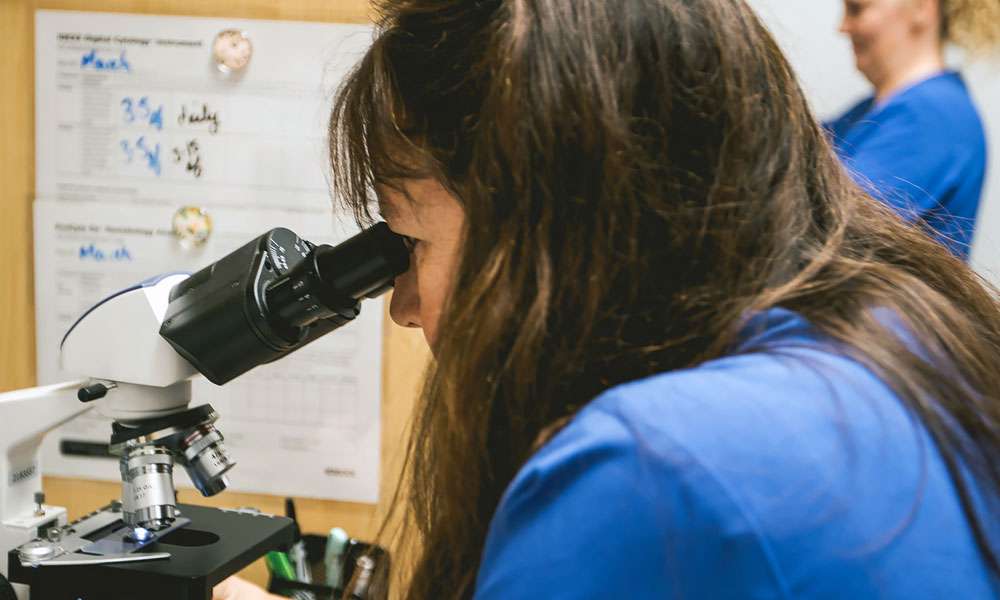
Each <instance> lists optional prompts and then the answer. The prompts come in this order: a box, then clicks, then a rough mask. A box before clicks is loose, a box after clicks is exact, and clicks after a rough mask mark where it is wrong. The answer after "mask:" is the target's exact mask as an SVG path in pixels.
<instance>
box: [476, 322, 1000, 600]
mask: <svg viewBox="0 0 1000 600" xmlns="http://www.w3.org/2000/svg"><path fill="white" fill-rule="evenodd" d="M996 520H997V519H996V518H995V517H994V522H996ZM484 552H485V553H484V555H483V561H482V564H481V568H480V571H479V575H478V580H477V590H476V596H475V597H476V598H477V599H478V600H520V599H529V598H530V599H537V598H558V599H560V600H583V599H585V598H586V599H598V598H599V599H610V598H628V599H630V600H632V599H644V598H691V599H699V600H700V599H727V598H732V599H737V598H739V599H747V598H757V599H763V598H810V599H816V598H830V599H834V598H837V599H843V598H851V599H852V600H859V599H860V600H864V599H868V598H879V599H901V600H902V599H907V600H914V599H942V598H961V599H963V600H975V599H981V598H982V599H985V598H994V597H995V594H997V593H998V592H1000V582H997V581H996V579H994V578H992V576H991V575H990V574H989V572H988V570H987V567H986V565H985V561H984V559H983V557H982V556H981V554H980V553H979V551H978V550H977V548H976V545H975V543H974V541H973V537H972V533H971V529H970V527H969V524H968V522H967V520H966V518H965V517H964V516H963V513H962V511H961V508H960V506H959V500H958V497H957V494H956V491H955V488H954V487H953V485H952V482H951V479H950V478H949V476H948V474H947V472H946V470H945V466H944V463H943V461H942V459H941V457H940V456H939V454H938V453H937V451H936V450H935V444H934V443H933V441H932V440H931V439H930V437H929V435H928V434H927V432H926V430H925V429H924V428H923V427H922V426H920V425H919V423H918V422H917V421H915V420H914V418H913V417H912V416H911V415H910V414H909V413H908V412H907V411H906V410H905V409H904V407H903V405H902V403H901V402H900V400H899V399H898V398H897V396H896V395H895V394H894V393H893V392H892V391H890V389H889V388H888V387H887V386H886V385H884V384H883V383H882V382H881V381H880V380H879V379H878V378H876V377H875V376H874V375H873V374H872V372H871V371H869V370H868V369H867V368H865V367H863V366H862V365H861V364H860V363H858V362H855V361H854V360H851V359H849V358H847V357H845V355H844V354H843V353H842V352H839V351H837V350H836V348H835V347H834V346H833V344H832V343H831V342H829V341H828V340H825V339H822V338H820V337H818V336H817V334H816V332H815V330H814V329H813V328H812V327H811V326H810V325H809V323H808V322H806V321H805V320H803V319H802V318H800V317H799V316H797V315H796V314H795V313H792V312H789V311H786V310H783V309H773V310H771V311H769V312H767V313H762V314H760V315H758V316H757V317H756V318H755V319H753V320H751V322H750V324H749V326H748V328H747V330H746V335H745V341H744V342H743V343H742V344H741V346H740V347H739V348H738V351H737V353H736V354H733V355H731V356H727V357H724V358H720V359H717V360H713V361H710V362H707V363H705V364H703V365H701V366H699V367H697V368H692V369H688V370H682V371H673V372H668V373H664V374H661V375H657V376H654V377H650V378H648V379H643V380H640V381H636V382H633V383H629V384H626V385H621V386H618V387H615V388H612V389H611V390H609V391H607V392H606V393H604V394H603V395H601V396H600V397H598V398H597V399H596V400H594V401H593V402H591V403H590V404H589V405H588V406H586V407H585V408H584V409H583V410H582V411H581V412H580V413H578V415H577V416H576V417H575V418H574V419H573V420H572V421H571V422H570V424H568V425H567V426H566V427H565V428H564V429H563V430H562V431H561V432H560V433H559V434H558V435H556V436H555V437H554V438H553V439H552V440H551V441H549V443H548V444H546V445H545V446H544V447H543V448H542V449H541V450H539V451H538V452H537V453H536V454H535V455H534V456H532V457H531V459H530V460H529V461H528V462H527V463H526V464H525V466H524V467H523V468H522V469H521V471H520V472H519V473H518V474H517V476H516V477H515V479H514V480H513V482H512V483H511V484H510V486H509V487H508V489H507V490H506V492H505V494H504V496H503V499H502V500H501V502H500V505H499V506H498V509H497V511H496V513H495V515H494V518H493V521H492V523H491V525H490V531H489V535H488V539H487V542H486V548H485V551H484Z"/></svg>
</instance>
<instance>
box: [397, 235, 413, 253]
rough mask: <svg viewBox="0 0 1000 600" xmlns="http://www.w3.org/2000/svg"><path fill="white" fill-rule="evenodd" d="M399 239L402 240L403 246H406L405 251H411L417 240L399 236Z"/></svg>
mask: <svg viewBox="0 0 1000 600" xmlns="http://www.w3.org/2000/svg"><path fill="white" fill-rule="evenodd" d="M399 237H401V238H403V244H404V245H405V246H406V249H407V250H410V251H412V250H413V247H414V246H416V245H417V240H415V239H413V238H411V237H410V236H408V235H401V236H399Z"/></svg>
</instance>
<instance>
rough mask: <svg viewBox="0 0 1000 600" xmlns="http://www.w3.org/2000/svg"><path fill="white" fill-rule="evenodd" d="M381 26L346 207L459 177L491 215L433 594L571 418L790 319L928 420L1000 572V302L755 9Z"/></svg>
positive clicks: (460, 6) (411, 495)
mask: <svg viewBox="0 0 1000 600" xmlns="http://www.w3.org/2000/svg"><path fill="white" fill-rule="evenodd" d="M378 9H379V15H380V17H379V21H378V35H377V37H376V39H375V41H374V44H373V46H372V47H371V49H370V50H369V51H368V53H367V55H366V56H365V57H364V59H363V60H362V61H361V62H360V63H359V65H358V66H357V68H356V69H355V70H354V72H353V74H352V75H351V76H350V77H349V78H348V80H347V82H346V83H345V85H344V87H343V88H342V90H341V91H340V94H339V96H338V100H337V103H336V106H335V109H334V111H333V114H332V118H331V124H330V138H331V160H332V165H333V169H334V181H335V188H336V191H337V192H338V194H339V197H340V198H341V199H342V200H343V201H344V202H346V204H347V205H348V206H350V207H352V208H353V209H354V210H355V213H356V215H357V216H358V217H359V218H360V219H361V220H365V219H369V218H371V214H370V213H369V205H370V204H369V203H370V200H371V195H372V189H373V186H374V185H375V184H376V183H383V182H390V183H391V182H393V181H395V180H398V179H399V178H405V177H427V176H430V177H436V178H438V179H439V180H440V181H442V182H443V183H444V184H445V185H447V186H448V187H449V188H450V189H451V190H452V191H453V192H454V193H455V195H456V196H457V198H458V199H459V201H460V202H461V203H462V206H463V208H464V211H465V215H466V218H467V225H466V240H465V246H464V250H463V254H462V257H461V265H460V268H459V269H458V272H457V274H456V280H455V285H454V291H453V293H452V296H451V298H450V302H449V304H448V306H447V308H446V311H445V314H444V315H443V316H442V323H444V324H445V326H444V327H442V331H441V333H440V336H439V340H438V346H437V348H436V349H437V360H436V362H435V363H434V364H433V365H432V366H431V368H430V371H429V373H428V375H427V380H426V385H425V389H424V390H423V396H422V398H421V401H420V404H419V407H418V414H417V416H416V421H415V424H414V430H413V436H412V441H411V444H410V448H409V461H408V474H409V476H410V481H409V485H408V487H407V489H406V491H405V492H404V493H405V494H406V501H407V506H408V508H409V515H410V517H411V518H412V525H413V527H415V528H416V530H417V531H418V532H419V534H420V538H421V542H422V544H423V547H424V548H425V549H426V551H423V552H421V553H419V555H418V557H417V558H418V560H417V564H416V567H415V572H414V575H413V577H412V581H411V582H410V584H409V587H408V591H407V597H408V598H412V599H416V598H435V599H437V598H466V597H469V596H470V595H471V593H472V590H473V587H474V583H475V575H476V569H477V566H478V564H479V560H480V553H481V551H482V547H483V543H484V539H485V535H486V532H487V527H488V524H489V522H490V519H491V517H492V515H493V513H494V510H495V509H496V506H497V503H498V500H499V498H500V496H501V494H502V492H503V490H504V488H505V487H506V486H507V485H508V483H509V482H510V481H511V479H512V477H513V476H514V474H515V472H516V471H517V469H518V468H519V466H520V465H522V464H523V462H524V461H525V460H526V459H527V458H528V457H529V455H530V454H531V452H532V451H533V448H534V447H535V445H536V442H537V441H538V440H539V437H540V436H541V435H542V434H543V433H544V432H546V431H548V430H549V429H551V427H552V425H553V424H558V423H562V422H565V420H566V419H568V418H570V417H571V416H572V415H573V414H574V413H575V412H576V411H578V410H579V409H580V407H581V406H582V405H584V404H586V403H587V402H588V401H590V400H591V399H593V398H594V397H595V396H596V395H598V394H599V393H600V392H601V391H603V390H605V389H607V388H608V387H610V386H614V385H616V384H619V383H622V382H625V381H630V380H634V379H637V378H641V377H644V376H647V375H650V374H654V373H658V372H662V371H666V370H670V369H678V368H682V367H690V366H693V365H697V364H699V363H702V362H704V361H706V360H710V359H712V358H715V357H719V356H721V355H724V354H726V353H727V352H730V351H731V347H732V345H733V342H734V335H735V333H736V332H737V331H738V330H739V329H740V326H741V325H742V324H743V323H744V320H745V318H746V316H747V315H750V314H753V313H754V312H756V311H761V310H765V309H767V308H770V307H774V306H777V305H781V306H783V307H786V308H789V309H791V310H794V311H797V312H798V313H799V314H801V315H803V316H804V317H805V318H807V319H808V320H809V321H811V322H812V323H813V324H814V325H815V327H816V328H817V329H819V330H820V331H822V332H823V333H825V334H827V335H829V336H831V337H832V338H834V339H836V340H840V341H842V342H844V346H845V347H846V348H849V349H850V350H849V351H850V352H851V353H852V354H853V355H854V356H855V357H856V358H857V359H858V360H861V361H863V362H864V363H865V364H867V365H868V366H869V367H870V368H871V369H872V370H873V371H874V372H876V373H877V374H879V375H880V376H881V377H882V378H883V379H884V380H885V381H886V382H887V383H888V384H890V385H891V386H892V387H893V388H894V389H895V390H896V392H897V393H898V394H899V396H900V397H901V398H902V399H903V401H904V402H905V403H906V405H907V406H908V407H909V408H910V409H911V410H912V412H913V413H915V414H916V415H917V416H918V417H919V419H920V421H922V423H923V424H924V426H926V427H927V429H928V430H929V431H930V433H931V434H932V435H933V436H934V438H935V440H936V441H937V443H938V445H939V448H940V451H941V453H942V454H943V456H944V458H945V460H946V461H947V464H948V466H949V468H950V472H951V474H952V477H953V478H954V481H955V483H956V484H957V486H958V489H959V490H960V495H961V499H962V502H963V506H964V508H965V512H966V514H967V516H968V517H969V518H970V521H971V522H972V523H973V527H974V531H975V534H976V540H977V542H978V543H979V545H980V548H981V549H982V551H983V552H984V555H985V556H986V557H987V558H988V560H989V564H990V565H991V567H992V568H993V569H994V570H995V571H997V572H998V573H1000V568H998V567H1000V564H998V561H997V552H996V549H995V548H993V547H991V545H990V540H989V538H988V535H987V533H986V526H985V524H986V522H985V519H986V518H987V517H986V516H985V515H984V514H982V512H981V511H980V512H977V510H976V507H975V502H974V500H973V498H974V497H975V494H976V493H977V490H985V492H986V494H987V496H986V497H987V498H988V501H989V503H988V504H987V505H986V508H987V509H988V510H991V511H992V510H994V509H996V508H997V505H996V502H995V500H996V497H997V494H996V492H997V491H998V490H1000V403H998V402H997V397H998V391H1000V311H998V304H997V301H996V300H995V296H994V295H993V294H992V293H991V292H990V291H989V289H988V288H987V287H986V286H985V285H984V284H983V282H982V281H980V280H979V278H978V277H977V276H976V275H975V274H974V273H973V272H972V271H971V270H970V269H968V268H967V267H966V266H965V265H964V264H962V263H961V262H960V261H959V260H957V259H955V258H954V257H952V256H951V255H950V253H949V252H947V251H946V250H944V249H943V248H941V247H939V246H938V245H937V244H936V243H935V242H933V241H931V240H930V239H929V238H928V237H927V236H926V235H925V233H924V232H923V231H921V230H920V229H919V227H917V226H911V225H907V224H904V223H903V222H902V221H900V220H899V219H898V218H896V217H894V216H893V214H892V213H891V212H890V211H889V210H888V209H886V208H883V207H882V206H881V205H880V204H878V203H876V202H874V201H873V200H871V199H870V198H869V197H867V196H865V195H864V194H863V193H862V192H861V191H860V190H859V189H858V188H857V187H856V186H855V185H854V184H853V183H852V182H851V181H850V179H849V178H848V177H847V176H846V175H845V173H844V172H843V170H842V169H841V167H840V166H839V164H838V163H837V161H836V159H835V158H834V155H833V153H832V152H831V150H830V147H829V146H828V144H827V141H826V139H825V137H824V135H823V133H822V131H821V129H820V127H819V126H818V125H817V123H816V121H815V119H814V118H813V116H812V114H811V113H810V111H809V108H808V106H807V104H806V101H805V99H804V97H803V94H802V92H801V91H800V89H799V87H798V85H797V83H796V80H795V77H794V76H793V74H792V72H791V69H790V67H789V65H788V63H787V62H786V61H785V59H784V57H783V56H782V54H781V52H780V51H779V49H778V47H777V45H776V44H775V42H774V40H773V39H772V38H771V36H770V35H769V34H768V32H767V31H766V30H765V28H764V27H763V26H762V25H761V23H760V22H759V21H758V19H757V18H756V16H755V15H754V14H753V12H752V11H751V10H750V9H749V8H748V7H747V6H746V4H745V3H744V2H742V1H740V0H701V1H699V2H691V1H684V0H629V1H626V0H618V1H614V0H574V1H572V2H564V1H545V0H479V1H468V2H456V1H453V0H400V1H395V2H390V1H384V2H380V3H378ZM874 307H884V308H885V309H888V310H891V311H893V312H894V313H895V314H896V315H898V317H899V319H900V321H901V322H902V324H903V325H904V326H905V327H907V328H909V330H910V331H911V332H912V335H913V338H914V339H915V340H917V341H918V342H919V349H915V348H913V347H912V346H908V345H907V344H906V343H905V342H904V341H902V340H901V339H900V338H899V337H898V336H897V335H896V333H894V332H893V331H890V330H888V329H887V327H886V324H885V323H884V322H883V321H884V319H883V320H880V319H878V318H876V316H875V315H874V313H873V311H872V308H874ZM963 473H969V474H970V476H969V477H970V478H972V479H974V481H971V480H969V478H966V477H964V476H963V475H962V474H963ZM974 486H975V487H974Z"/></svg>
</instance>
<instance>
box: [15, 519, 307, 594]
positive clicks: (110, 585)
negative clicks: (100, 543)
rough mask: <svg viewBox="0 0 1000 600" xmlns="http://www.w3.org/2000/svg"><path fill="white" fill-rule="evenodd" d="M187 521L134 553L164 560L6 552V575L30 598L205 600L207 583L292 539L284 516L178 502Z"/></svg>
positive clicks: (222, 577)
mask: <svg viewBox="0 0 1000 600" xmlns="http://www.w3.org/2000/svg"><path fill="white" fill-rule="evenodd" d="M178 508H179V509H180V511H181V514H182V515H183V517H185V518H187V519H190V520H191V522H190V523H189V524H188V525H187V526H185V527H181V528H179V529H175V530H173V531H170V532H168V533H166V535H164V536H162V538H160V539H158V540H157V541H156V542H154V543H151V544H149V545H147V546H145V547H143V548H142V549H140V550H138V553H146V552H169V553H170V557H169V558H167V559H163V560H149V561H141V562H130V563H114V564H98V565H88V566H53V565H45V564H42V565H40V566H38V567H30V566H28V567H26V566H23V565H22V564H21V561H20V558H19V555H18V552H17V550H13V551H11V552H10V553H9V554H8V564H9V567H10V571H9V573H10V575H9V579H10V580H11V581H12V582H15V583H23V584H27V585H29V586H31V598H32V600H139V599H141V600H161V599H162V600H167V599H170V600H209V599H211V597H212V587H214V586H215V585H216V584H217V583H219V582H220V581H222V580H223V579H225V578H226V577H228V576H230V575H232V574H233V573H235V572H237V571H239V570H240V569H242V568H243V567H245V566H247V565H249V564H250V563H252V562H253V561H254V560H256V559H258V558H260V557H261V556H263V555H264V554H265V553H267V552H268V551H270V550H275V549H278V548H283V547H287V546H289V545H290V544H291V543H292V540H293V535H294V534H293V525H292V520H291V519H288V518H285V517H277V516H270V515H261V514H252V513H249V512H243V511H235V510H225V509H218V508H209V507H205V506H194V505H191V504H179V505H178Z"/></svg>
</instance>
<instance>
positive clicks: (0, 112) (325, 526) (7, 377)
mask: <svg viewBox="0 0 1000 600" xmlns="http://www.w3.org/2000/svg"><path fill="white" fill-rule="evenodd" d="M36 9H61V10H88V11H105V12H125V13H146V14H164V15H190V16H200V17H233V18H251V19H279V20H303V21H326V22H346V23H364V22H367V21H368V19H369V7H368V3H367V0H282V1H281V2H273V1H270V0H268V1H263V0H210V1H205V0H92V1H89V2H87V1H83V0H2V1H0V28H2V29H0V33H2V35H0V56H3V57H4V60H2V61H0V119H2V124H0V209H2V212H0V214H2V221H0V223H2V226H3V234H2V235H0V256H3V258H4V265H3V268H0V391H6V390H11V389H16V388H22V387H29V386H32V385H34V383H35V359H34V357H35V347H34V344H35V340H34V305H33V276H32V244H33V240H32V233H31V232H32V227H31V201H32V198H33V196H34V179H35V175H34V152H35V150H34V122H35V117H34V89H35V87H34V11H35V10H36ZM321 75H322V74H321V73H317V74H316V76H317V78H319V77H321ZM384 352H385V354H384V373H383V387H382V389H383V403H382V469H381V481H382V485H381V493H380V497H381V498H382V499H383V502H382V504H380V505H379V506H372V505H365V504H355V503H348V502H332V501H324V500H315V499H307V498H297V499H296V506H297V508H298V513H299V519H300V521H301V522H302V525H303V529H304V530H305V531H307V532H315V533H322V532H325V531H328V530H329V528H330V527H332V526H341V527H344V528H345V529H346V530H347V531H348V532H350V533H351V534H352V535H355V536H358V537H371V536H373V535H374V534H375V532H376V530H377V527H378V525H379V524H380V521H381V516H382V514H383V513H384V508H385V507H384V504H385V501H386V500H388V499H389V498H390V497H391V495H392V492H393V491H394V489H395V484H396V481H397V479H398V472H399V467H400V465H401V459H402V446H403V439H404V438H405V430H406V425H407V423H408V420H409V415H410V410H411V407H412V405H413V400H414V397H415V395H416V391H417V389H418V387H419V382H420V379H421V376H422V373H423V369H424V366H425V364H426V360H427V351H426V345H425V344H424V341H423V338H422V337H421V335H420V333H419V332H418V331H413V330H403V329H401V328H398V327H395V326H393V325H391V324H389V325H387V327H386V334H385V351H384ZM236 469H237V471H236V472H234V476H238V475H236V473H238V470H239V467H238V466H237V467H236ZM44 488H45V492H46V494H47V497H48V501H49V502H50V503H52V504H59V505H63V506H66V507H68V508H69V511H70V515H71V517H75V516H79V515H81V514H83V513H86V512H89V511H90V510H93V508H95V507H97V506H100V505H101V504H104V503H106V502H108V501H109V500H110V499H112V498H115V497H118V495H119V490H118V485H117V484H113V483H109V482H96V481H83V480H76V479H64V478H55V477H46V478H45V479H44ZM180 498H181V501H183V502H192V503H202V504H209V505H221V506H254V507H257V508H259V509H261V510H264V511H267V512H274V513H281V511H282V510H283V498H281V497H275V496H264V495H255V494H241V493H234V492H224V493H222V494H220V495H219V496H216V497H215V498H211V499H204V498H201V497H200V495H198V494H197V492H192V491H191V490H182V491H181V492H180ZM245 575H247V576H248V577H250V578H251V579H253V580H255V581H258V582H260V583H263V581H264V579H265V576H266V575H265V571H264V568H263V566H262V564H261V563H259V562H258V563H257V564H255V565H254V566H253V567H251V568H250V569H248V570H247V571H246V572H245Z"/></svg>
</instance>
